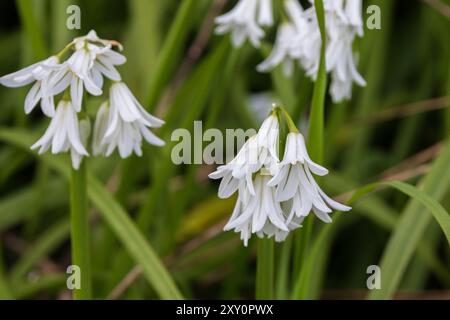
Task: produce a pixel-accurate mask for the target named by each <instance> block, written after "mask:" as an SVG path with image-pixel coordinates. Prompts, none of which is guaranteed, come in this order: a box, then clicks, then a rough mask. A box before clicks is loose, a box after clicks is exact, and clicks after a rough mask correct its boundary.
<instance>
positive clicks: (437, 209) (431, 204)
mask: <svg viewBox="0 0 450 320" xmlns="http://www.w3.org/2000/svg"><path fill="white" fill-rule="evenodd" d="M384 184H386V185H389V186H391V187H393V188H396V189H398V190H400V191H401V192H403V193H404V194H407V195H408V196H410V197H411V198H413V199H415V200H417V201H420V202H421V203H422V204H423V205H424V206H425V207H426V208H427V209H428V210H429V211H430V212H431V213H432V214H433V216H434V218H435V219H436V221H437V222H438V223H439V225H440V226H441V229H442V231H444V234H445V236H446V237H447V241H448V242H449V243H450V216H449V214H448V212H447V211H445V209H444V207H442V206H441V204H440V203H439V202H437V201H436V200H434V199H433V198H432V197H430V196H429V195H427V194H426V193H424V192H422V191H421V190H420V189H418V188H416V187H414V186H412V185H410V184H407V183H404V182H401V181H391V182H385V183H384Z"/></svg>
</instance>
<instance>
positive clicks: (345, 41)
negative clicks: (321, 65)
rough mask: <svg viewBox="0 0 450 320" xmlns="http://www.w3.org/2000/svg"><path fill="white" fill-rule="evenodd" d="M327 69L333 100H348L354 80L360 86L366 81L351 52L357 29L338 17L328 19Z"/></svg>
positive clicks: (364, 84)
mask: <svg viewBox="0 0 450 320" xmlns="http://www.w3.org/2000/svg"><path fill="white" fill-rule="evenodd" d="M328 24H329V26H328V28H327V29H328V39H329V40H328V47H327V52H326V62H327V71H329V72H331V79H332V81H331V85H330V93H331V97H332V99H333V101H334V102H340V101H343V100H348V99H350V98H351V96H352V87H353V83H354V82H355V83H356V84H358V85H359V86H361V87H364V86H366V81H365V80H364V78H363V77H362V76H361V75H360V74H359V72H358V70H357V68H356V63H355V58H354V54H353V41H354V39H355V36H356V32H357V29H356V28H355V27H354V26H352V25H349V24H347V23H345V22H344V21H342V20H340V19H336V16H335V17H331V18H329V20H328Z"/></svg>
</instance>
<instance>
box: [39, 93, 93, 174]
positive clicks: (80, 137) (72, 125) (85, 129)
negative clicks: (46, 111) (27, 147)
mask: <svg viewBox="0 0 450 320" xmlns="http://www.w3.org/2000/svg"><path fill="white" fill-rule="evenodd" d="M89 132H90V125H89V122H88V121H87V122H86V121H82V122H81V125H80V123H79V121H78V116H77V113H76V111H75V108H74V107H73V105H72V103H71V101H66V100H61V101H60V102H59V104H58V106H57V108H56V112H55V116H54V117H53V118H52V119H51V121H50V125H49V126H48V128H47V130H46V132H45V133H44V135H43V136H42V137H41V138H40V139H39V140H38V141H37V142H36V143H35V144H34V145H33V146H32V147H31V149H33V150H35V149H39V154H42V153H44V152H46V151H47V150H49V149H51V152H52V153H53V154H58V153H62V152H68V151H70V153H71V157H72V166H73V167H74V168H75V169H78V168H79V166H80V162H81V159H82V157H83V156H88V155H89V153H88V152H87V150H86V148H85V146H84V143H85V142H83V141H86V140H87V137H88V136H89Z"/></svg>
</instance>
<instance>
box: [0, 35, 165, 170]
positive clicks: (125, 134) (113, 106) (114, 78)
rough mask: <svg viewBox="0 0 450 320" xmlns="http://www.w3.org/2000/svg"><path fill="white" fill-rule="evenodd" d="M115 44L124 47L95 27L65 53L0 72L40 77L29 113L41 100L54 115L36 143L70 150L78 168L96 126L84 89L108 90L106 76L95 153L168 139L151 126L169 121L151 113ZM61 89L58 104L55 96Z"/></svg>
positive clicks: (29, 79)
mask: <svg viewBox="0 0 450 320" xmlns="http://www.w3.org/2000/svg"><path fill="white" fill-rule="evenodd" d="M114 48H118V49H119V51H122V50H123V48H122V45H121V44H120V43H118V42H116V41H112V40H104V39H100V38H99V37H98V36H97V34H96V32H95V31H90V32H89V33H88V34H87V35H86V36H83V37H79V38H75V39H74V40H73V41H72V42H71V43H70V44H68V45H67V46H66V48H65V49H63V50H62V51H61V52H60V53H59V54H57V55H54V56H51V57H50V58H48V59H46V60H43V61H40V62H38V63H35V64H33V65H31V66H29V67H27V68H24V69H22V70H19V71H17V72H14V73H12V74H9V75H6V76H3V77H1V78H0V83H1V84H2V85H4V86H7V87H13V88H15V87H22V86H26V85H28V84H31V83H34V84H33V86H32V88H31V89H30V91H29V92H28V94H27V96H26V98H25V113H27V114H28V113H30V112H31V111H32V110H33V109H34V108H35V107H36V106H37V105H38V104H39V103H40V106H41V109H42V112H43V113H44V114H45V115H46V116H48V117H50V118H51V121H50V125H49V126H48V128H47V131H46V132H45V134H44V135H43V136H42V137H41V138H40V139H39V140H38V141H37V142H36V143H35V144H34V145H33V146H32V147H31V148H32V149H39V153H43V152H46V151H47V150H49V149H51V152H52V153H54V154H56V153H61V152H69V151H70V154H71V158H72V166H73V167H74V168H75V169H78V168H79V166H80V163H81V160H82V158H83V157H85V156H89V152H88V148H87V145H88V141H89V138H90V132H91V125H90V120H89V118H88V117H87V115H86V113H85V112H83V110H82V105H83V99H84V95H85V93H84V92H85V90H86V92H88V93H89V94H91V95H94V96H100V95H102V94H103V87H104V82H105V79H109V80H110V83H111V85H110V87H109V99H108V100H107V101H106V102H104V103H103V104H102V105H101V107H100V109H99V110H98V113H97V118H96V120H95V126H94V134H93V136H94V137H93V139H92V150H93V153H94V154H95V155H98V154H104V155H106V156H109V155H111V153H112V152H113V151H114V150H115V149H116V148H117V149H118V151H119V154H120V156H121V157H122V158H125V157H128V156H129V155H131V154H132V153H133V152H134V153H136V154H137V155H139V156H140V155H141V154H142V139H144V140H146V141H147V142H148V143H151V144H154V145H157V146H161V145H164V142H163V141H162V140H160V139H159V138H158V137H156V136H155V135H154V134H153V133H152V132H151V131H150V129H149V128H156V127H160V126H161V125H162V124H163V123H164V122H163V121H162V120H160V119H158V118H156V117H154V116H152V115H150V114H149V113H147V112H146V111H145V109H144V108H143V107H142V106H141V104H140V103H139V102H138V101H137V99H136V98H135V97H134V95H133V94H132V93H131V91H130V90H129V89H128V87H127V85H126V84H125V83H123V82H122V77H121V76H120V73H119V72H118V71H117V69H116V66H120V65H122V64H124V63H125V62H126V58H125V57H124V56H123V55H122V54H120V53H119V52H117V51H115V50H114ZM69 52H70V53H71V54H70V56H69V57H68V59H66V60H64V61H63V60H62V58H63V56H65V55H66V54H67V53H69ZM60 94H61V99H60V101H59V103H58V104H57V106H56V107H55V97H57V96H58V95H60Z"/></svg>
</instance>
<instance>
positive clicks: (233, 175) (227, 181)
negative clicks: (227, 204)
mask: <svg viewBox="0 0 450 320" xmlns="http://www.w3.org/2000/svg"><path fill="white" fill-rule="evenodd" d="M278 135H279V123H278V119H277V117H276V116H275V115H271V116H269V117H268V118H267V119H266V120H265V121H264V122H263V124H262V125H261V128H260V129H259V131H258V134H256V135H255V136H253V137H251V138H250V139H249V140H247V142H246V143H245V144H244V145H243V146H242V148H241V150H239V152H238V154H237V155H236V157H235V158H234V159H233V160H231V161H230V162H229V163H228V164H226V165H223V166H219V167H218V168H217V170H216V171H215V172H213V173H211V174H210V175H209V177H210V178H211V179H222V181H221V182H220V186H219V192H218V195H219V198H228V197H230V196H231V195H232V194H233V193H235V192H236V191H237V189H238V187H239V185H240V181H241V180H242V181H244V182H245V183H244V186H245V187H246V188H247V189H248V191H249V192H250V194H252V195H254V194H255V192H256V191H255V188H254V186H253V174H254V173H256V172H258V171H260V170H261V169H263V168H264V169H267V170H268V171H269V172H270V173H271V174H275V173H276V172H277V169H278V166H277V165H278V162H279V160H278V156H277V143H278Z"/></svg>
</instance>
